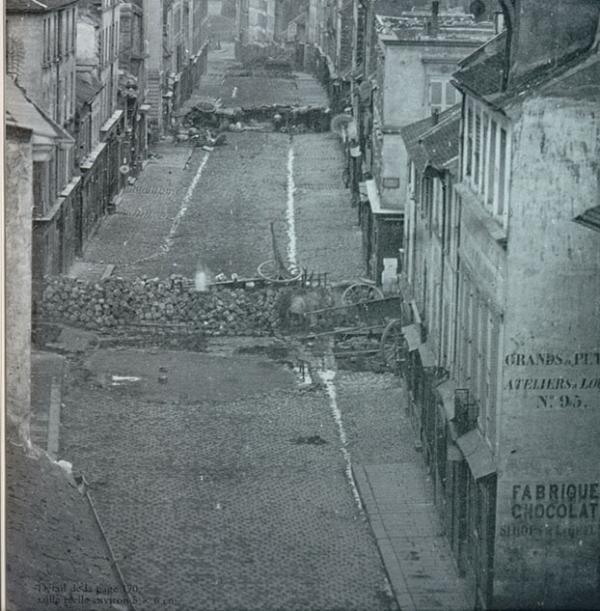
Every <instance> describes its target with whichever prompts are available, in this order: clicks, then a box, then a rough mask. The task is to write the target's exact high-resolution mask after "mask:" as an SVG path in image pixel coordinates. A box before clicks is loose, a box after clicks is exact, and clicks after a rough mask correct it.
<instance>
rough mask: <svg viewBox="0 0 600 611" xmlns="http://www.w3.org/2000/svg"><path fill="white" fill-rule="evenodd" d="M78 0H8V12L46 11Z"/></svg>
mask: <svg viewBox="0 0 600 611" xmlns="http://www.w3.org/2000/svg"><path fill="white" fill-rule="evenodd" d="M77 1H78V0H6V2H5V5H4V6H5V8H6V12H7V13H46V12H48V11H53V10H55V9H59V8H62V7H64V6H68V5H69V4H74V3H75V2H77Z"/></svg>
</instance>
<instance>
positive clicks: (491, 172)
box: [485, 119, 498, 209]
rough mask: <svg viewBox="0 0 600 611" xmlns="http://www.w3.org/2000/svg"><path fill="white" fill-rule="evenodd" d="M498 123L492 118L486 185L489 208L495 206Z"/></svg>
mask: <svg viewBox="0 0 600 611" xmlns="http://www.w3.org/2000/svg"><path fill="white" fill-rule="evenodd" d="M497 127H498V126H497V123H496V121H495V120H494V119H491V120H490V127H489V144H488V147H489V160H488V164H487V169H488V176H487V186H486V198H485V199H486V205H487V206H488V208H491V209H493V207H494V178H495V176H496V132H497Z"/></svg>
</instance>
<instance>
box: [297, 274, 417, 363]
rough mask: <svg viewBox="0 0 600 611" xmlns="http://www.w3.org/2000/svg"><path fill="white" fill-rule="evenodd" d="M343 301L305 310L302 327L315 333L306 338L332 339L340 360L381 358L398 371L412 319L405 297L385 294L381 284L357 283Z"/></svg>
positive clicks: (335, 352) (402, 359) (336, 354)
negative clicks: (376, 285) (407, 330)
mask: <svg viewBox="0 0 600 611" xmlns="http://www.w3.org/2000/svg"><path fill="white" fill-rule="evenodd" d="M361 295H363V296H365V297H366V298H360V296H361ZM341 302H342V303H340V304H339V305H331V306H329V307H324V308H319V309H315V310H311V311H307V312H304V313H303V314H302V319H303V320H302V326H303V328H304V330H305V331H306V330H310V331H311V332H310V333H307V334H305V335H303V339H305V340H308V341H311V340H314V341H318V340H326V339H332V340H333V345H334V355H335V356H336V358H338V359H351V360H356V359H365V358H366V359H378V360H379V361H381V362H382V363H383V364H384V365H385V366H386V367H387V368H389V369H391V370H392V371H398V369H399V367H400V366H401V365H402V363H403V362H404V360H405V359H406V357H407V348H406V340H405V329H406V326H407V325H409V324H410V323H411V321H412V311H411V308H410V306H409V305H408V304H407V303H406V302H405V301H404V299H403V297H402V296H401V295H392V296H388V297H384V296H383V295H382V294H381V292H380V291H379V289H377V287H374V286H372V285H369V284H366V283H365V284H363V283H357V284H353V285H351V286H350V287H348V289H346V291H345V292H344V294H343V296H342V299H341Z"/></svg>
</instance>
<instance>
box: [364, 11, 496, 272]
mask: <svg viewBox="0 0 600 611" xmlns="http://www.w3.org/2000/svg"><path fill="white" fill-rule="evenodd" d="M493 34H494V29H493V24H492V23H491V22H476V21H475V20H474V19H473V17H472V16H471V15H467V14H465V13H439V12H438V5H437V3H433V8H432V9H431V11H411V12H410V13H405V12H400V13H399V14H398V15H396V16H386V15H377V14H375V15H374V16H373V25H372V30H371V32H370V33H368V36H366V37H365V38H368V39H369V50H368V52H363V53H362V54H361V55H360V57H359V58H357V59H359V60H360V64H361V65H362V69H363V70H366V71H367V72H368V74H369V76H368V77H367V78H364V79H361V84H360V85H359V86H358V87H356V88H355V96H354V109H355V111H354V114H355V121H356V123H357V130H358V143H359V145H360V147H361V163H360V165H359V164H358V163H356V164H354V167H353V172H354V174H355V175H358V176H356V178H359V180H356V179H355V180H353V181H352V184H353V186H354V189H355V195H354V200H355V201H356V200H358V199H360V200H361V201H360V204H359V205H360V207H361V210H360V221H361V225H362V228H363V234H364V242H365V262H366V264H367V269H368V272H369V275H370V276H371V277H372V278H373V279H374V280H375V281H377V282H380V279H381V273H382V271H383V259H384V258H389V257H392V258H396V259H398V264H399V265H400V264H401V259H402V257H399V249H401V248H402V247H403V246H402V236H403V233H404V230H403V219H404V210H405V206H406V203H407V202H406V192H407V191H406V189H407V183H408V160H407V155H406V149H405V146H404V143H403V140H402V137H401V133H400V131H401V129H402V127H404V126H405V125H408V124H410V123H412V122H414V121H417V120H419V119H423V118H425V117H427V116H431V115H432V114H439V113H441V112H443V111H444V110H446V109H447V108H449V107H451V106H453V105H454V104H455V103H456V102H457V101H458V99H459V93H458V91H457V90H456V89H455V87H454V86H453V85H452V83H451V75H452V72H453V70H454V69H455V68H456V67H457V66H458V63H459V61H460V60H461V59H462V58H463V57H465V56H466V55H467V54H468V53H470V52H471V51H473V50H474V49H476V48H477V47H478V46H480V45H481V44H482V43H483V42H485V41H486V40H487V39H489V38H490V37H491V36H493ZM361 181H364V182H365V183H366V184H365V187H363V189H362V191H363V196H362V198H359V193H358V190H359V189H358V188H357V187H359V182H361ZM390 223H393V224H394V226H392V227H390ZM399 265H398V271H400V267H399Z"/></svg>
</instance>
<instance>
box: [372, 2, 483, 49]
mask: <svg viewBox="0 0 600 611" xmlns="http://www.w3.org/2000/svg"><path fill="white" fill-rule="evenodd" d="M432 23H433V17H432V14H431V12H430V11H423V10H413V11H405V12H403V13H400V14H399V15H397V16H392V15H377V22H376V27H377V31H378V33H379V35H380V37H381V36H385V37H390V38H391V39H394V38H395V39H396V40H413V41H423V42H431V41H435V40H439V41H468V42H485V41H486V40H488V39H489V38H490V37H491V36H493V35H494V24H493V23H491V22H489V21H481V22H478V21H475V19H474V18H473V16H472V15H468V14H466V13H462V12H448V13H440V14H439V16H438V27H437V29H435V28H434V27H433V25H432Z"/></svg>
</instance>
